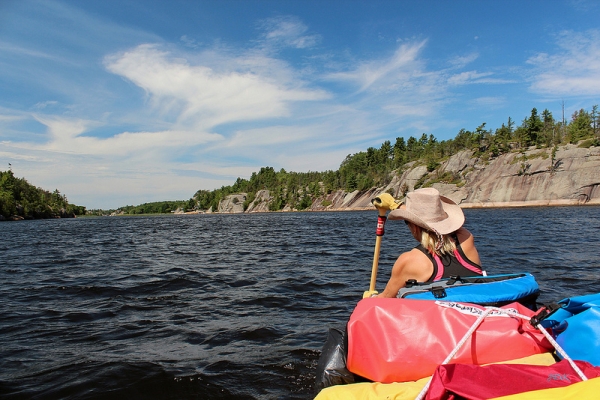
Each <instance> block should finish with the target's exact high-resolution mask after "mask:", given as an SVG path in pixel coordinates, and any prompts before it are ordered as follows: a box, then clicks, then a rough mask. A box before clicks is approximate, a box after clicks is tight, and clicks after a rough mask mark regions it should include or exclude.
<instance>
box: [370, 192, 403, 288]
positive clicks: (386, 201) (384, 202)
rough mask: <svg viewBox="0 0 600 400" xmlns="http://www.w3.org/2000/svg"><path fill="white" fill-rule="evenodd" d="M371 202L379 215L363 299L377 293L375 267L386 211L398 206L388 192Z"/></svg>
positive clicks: (376, 266) (377, 265)
mask: <svg viewBox="0 0 600 400" xmlns="http://www.w3.org/2000/svg"><path fill="white" fill-rule="evenodd" d="M371 203H373V205H374V206H375V208H377V211H378V212H379V215H378V216H377V230H376V232H375V234H376V235H377V239H376V240H375V252H374V253H373V267H372V269H371V284H370V285H369V290H368V291H366V292H364V293H363V299H364V298H365V297H373V296H374V295H376V294H378V292H377V291H376V290H375V284H376V281H377V268H378V267H379V250H380V249H381V237H382V236H383V234H384V233H385V231H384V228H385V221H386V220H387V217H386V213H387V211H388V210H390V211H391V210H395V209H396V208H398V204H397V203H396V201H395V200H394V198H393V197H392V196H391V195H390V194H389V193H382V194H380V195H379V196H377V197H375V198H374V199H373V200H371Z"/></svg>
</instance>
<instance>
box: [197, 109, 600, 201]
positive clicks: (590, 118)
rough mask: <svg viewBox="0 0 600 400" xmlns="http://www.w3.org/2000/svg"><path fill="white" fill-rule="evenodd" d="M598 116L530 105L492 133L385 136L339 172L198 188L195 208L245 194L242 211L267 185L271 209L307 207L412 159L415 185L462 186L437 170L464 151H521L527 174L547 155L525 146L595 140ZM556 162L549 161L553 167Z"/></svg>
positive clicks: (272, 174)
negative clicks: (558, 116) (560, 115)
mask: <svg viewBox="0 0 600 400" xmlns="http://www.w3.org/2000/svg"><path fill="white" fill-rule="evenodd" d="M599 114H600V113H598V110H597V106H594V107H593V108H592V112H591V113H588V112H586V111H585V110H579V111H577V112H576V113H574V114H573V117H572V120H571V122H570V123H569V124H565V125H563V124H562V122H557V121H555V120H554V117H553V116H552V113H551V112H550V111H548V110H547V109H545V110H544V111H543V112H542V113H541V114H538V111H537V109H536V108H533V109H532V110H531V112H530V113H529V115H528V116H526V117H525V118H524V119H523V121H522V123H521V125H519V126H516V124H515V121H514V120H513V119H512V118H510V117H509V118H508V120H507V122H506V123H503V124H502V126H501V127H500V128H498V129H496V130H495V131H493V130H491V129H488V128H487V127H486V123H485V122H484V123H482V124H480V125H479V126H478V127H476V128H475V129H474V130H473V131H470V130H467V129H461V130H460V131H459V132H458V133H457V135H456V136H455V137H454V139H450V140H442V141H438V140H437V139H436V138H435V137H434V136H433V135H431V134H430V135H427V134H426V133H422V134H421V135H420V136H418V137H415V136H410V137H409V138H408V139H406V140H405V139H404V138H403V137H397V138H396V140H395V141H394V143H393V145H392V142H391V141H389V140H384V141H383V143H382V144H381V146H380V147H379V148H377V147H369V148H368V149H367V150H366V151H360V152H358V153H355V154H348V155H347V156H346V158H345V159H344V160H343V161H342V163H341V164H340V167H339V169H338V170H337V171H325V172H306V173H297V172H287V171H285V170H284V169H281V170H280V171H275V170H274V168H272V167H263V168H261V169H260V171H258V172H255V173H253V174H252V175H251V177H250V179H249V180H246V179H242V178H238V179H237V180H236V182H235V184H234V185H232V186H224V187H222V188H220V189H216V190H213V191H205V190H199V191H198V192H196V194H195V195H194V200H195V201H196V203H197V205H196V207H197V208H198V209H201V210H207V209H209V208H210V207H212V208H213V210H216V209H217V206H218V204H219V201H220V200H221V199H223V198H224V197H225V196H227V195H229V194H233V193H247V200H246V202H244V209H247V207H248V206H249V204H250V203H251V202H252V201H253V200H254V198H255V195H256V192H258V191H259V190H263V189H266V190H269V191H270V194H271V196H272V197H273V199H272V201H271V202H270V210H272V211H278V210H281V209H283V208H284V207H285V206H286V205H288V206H289V207H291V208H295V209H305V208H306V207H309V206H310V204H312V202H314V201H315V200H316V199H318V198H319V197H320V196H322V195H327V194H329V193H331V192H332V191H333V190H339V189H343V190H345V191H347V192H353V191H355V190H368V189H370V188H372V187H381V186H385V185H387V184H388V183H389V182H390V181H391V178H392V177H393V176H394V174H396V175H399V174H400V173H401V171H403V170H406V169H407V168H410V167H411V166H414V165H415V163H416V164H420V165H425V166H427V171H428V174H426V175H424V176H423V177H421V179H419V180H418V181H417V183H416V184H415V188H419V187H422V186H427V185H433V184H434V183H436V182H445V183H453V184H456V185H457V186H463V185H464V184H465V181H464V179H463V178H462V177H461V176H458V175H452V174H451V175H448V174H447V173H439V172H437V171H438V169H439V167H440V165H441V163H442V162H443V160H445V159H447V158H448V157H450V156H452V155H454V154H456V153H458V152H460V151H463V150H467V151H472V152H473V153H474V154H475V155H477V156H478V157H480V158H481V159H482V160H489V159H491V158H493V157H497V156H499V155H501V154H504V153H507V152H510V151H515V150H514V149H521V151H522V155H521V156H520V157H515V158H514V160H513V163H520V164H521V168H520V171H519V173H520V174H521V175H525V174H527V173H528V170H529V163H528V162H527V160H529V159H531V158H538V157H543V158H547V157H548V154H547V151H541V152H538V153H535V154H531V155H529V156H526V155H525V150H526V149H527V148H528V147H530V146H536V147H538V148H543V147H547V148H550V147H552V146H556V145H559V144H562V143H564V142H563V140H568V141H575V142H578V141H580V140H582V139H593V138H594V133H598V134H600V132H599V131H600V129H598V126H599V125H600V115H599ZM598 140H600V139H597V140H596V141H593V140H590V141H587V140H586V141H585V142H583V143H582V144H581V145H583V146H592V145H597V144H595V143H597V142H598ZM575 142H574V143H575ZM409 163H413V164H409ZM554 163H555V161H553V162H552V164H553V165H554ZM407 191H408V186H407V185H403V187H402V188H401V189H400V191H399V193H398V196H403V195H405V194H406V192H407ZM324 202H325V201H324ZM322 204H323V203H322ZM328 205H329V204H328Z"/></svg>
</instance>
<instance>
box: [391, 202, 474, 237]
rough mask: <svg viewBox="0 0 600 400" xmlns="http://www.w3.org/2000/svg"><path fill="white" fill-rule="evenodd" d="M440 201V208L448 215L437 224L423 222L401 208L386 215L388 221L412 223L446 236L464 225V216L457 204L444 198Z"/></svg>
mask: <svg viewBox="0 0 600 400" xmlns="http://www.w3.org/2000/svg"><path fill="white" fill-rule="evenodd" d="M440 200H441V201H442V208H443V209H444V211H445V212H446V214H447V215H448V218H445V219H443V220H441V221H439V222H425V221H424V220H423V219H421V217H419V216H418V215H416V214H414V213H412V212H410V211H408V210H407V209H401V208H397V209H395V210H393V211H391V212H390V213H389V214H388V219H390V220H398V219H403V220H406V221H409V222H412V223H413V224H415V225H418V226H420V227H421V228H425V229H427V230H430V231H435V232H438V233H440V234H442V235H447V234H449V233H452V232H455V231H457V230H458V229H459V228H460V227H461V226H463V224H464V223H465V214H464V213H463V211H462V208H460V206H459V205H458V204H456V203H455V202H454V201H452V200H450V199H449V198H447V197H445V196H440Z"/></svg>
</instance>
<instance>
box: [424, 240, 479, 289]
mask: <svg viewBox="0 0 600 400" xmlns="http://www.w3.org/2000/svg"><path fill="white" fill-rule="evenodd" d="M454 243H455V244H456V250H454V254H452V255H451V254H442V255H441V256H439V255H437V254H435V253H433V254H431V253H430V252H429V250H427V249H426V248H425V247H423V245H422V244H420V245H418V246H417V247H415V248H416V249H418V250H420V251H421V252H422V253H423V254H425V255H426V256H427V258H429V260H430V261H431V263H432V264H433V273H432V274H431V277H430V278H429V279H428V280H427V281H426V282H434V281H439V280H440V279H442V278H450V277H451V276H473V275H483V271H482V269H481V266H480V265H479V264H477V263H474V262H473V261H471V260H469V257H467V255H466V254H465V252H464V251H463V249H462V247H460V243H459V241H458V237H457V236H456V235H454Z"/></svg>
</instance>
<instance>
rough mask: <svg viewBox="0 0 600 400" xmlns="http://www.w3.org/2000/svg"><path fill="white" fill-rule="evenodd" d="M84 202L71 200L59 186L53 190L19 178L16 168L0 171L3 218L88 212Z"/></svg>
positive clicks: (70, 214)
mask: <svg viewBox="0 0 600 400" xmlns="http://www.w3.org/2000/svg"><path fill="white" fill-rule="evenodd" d="M85 213H86V209H85V207H83V206H76V205H74V204H69V202H68V201H67V197H66V196H65V195H63V194H61V193H60V192H59V191H58V189H56V190H54V192H49V191H47V190H44V189H42V188H39V187H35V186H33V185H31V184H30V183H29V182H27V180H25V179H24V178H16V177H15V176H14V174H13V172H12V170H10V168H9V170H8V171H0V216H1V217H2V218H0V219H15V218H19V219H20V218H24V219H37V218H56V217H62V218H65V217H74V216H76V215H84V214H85Z"/></svg>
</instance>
